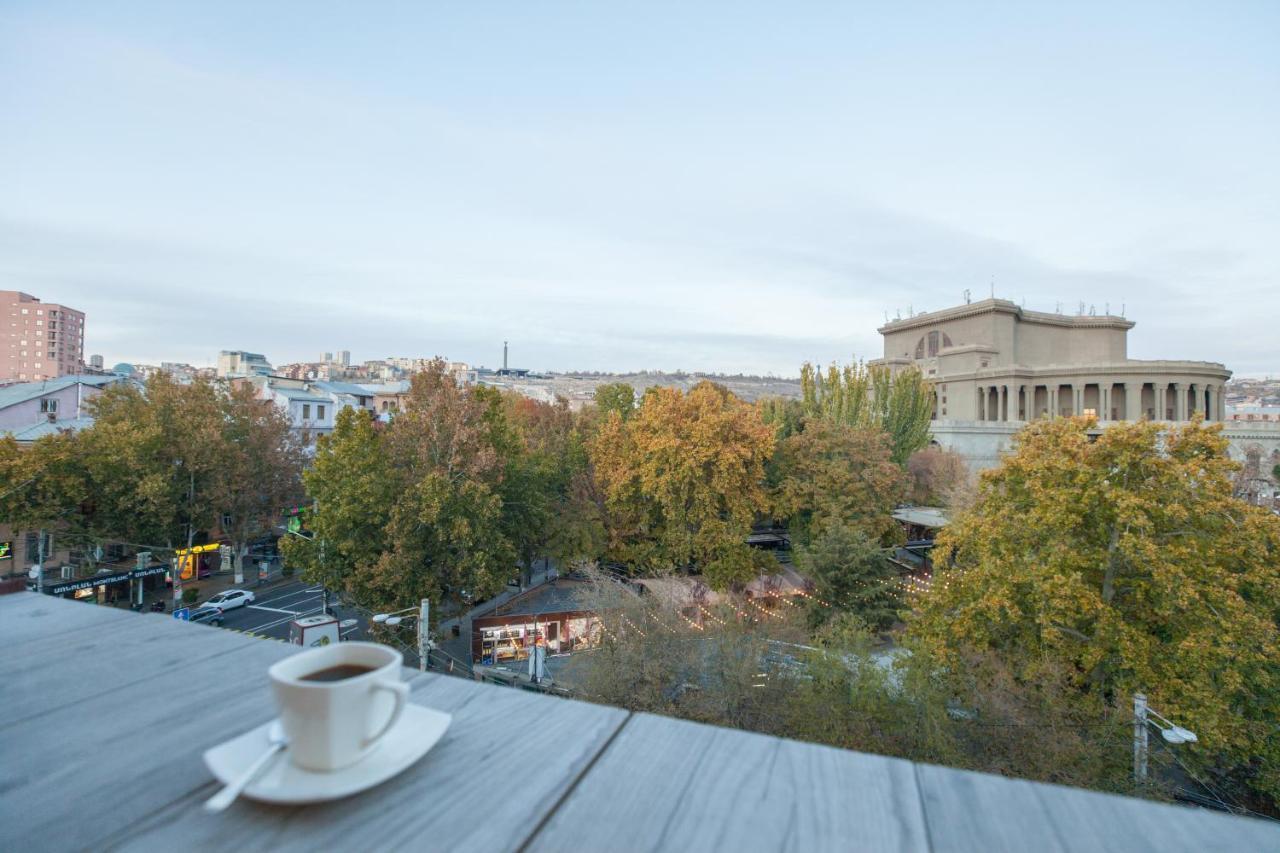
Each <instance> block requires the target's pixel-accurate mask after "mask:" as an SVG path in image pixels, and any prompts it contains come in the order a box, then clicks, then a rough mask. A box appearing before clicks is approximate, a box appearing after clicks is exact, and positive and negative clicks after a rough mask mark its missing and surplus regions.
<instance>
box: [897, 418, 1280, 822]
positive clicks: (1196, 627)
mask: <svg viewBox="0 0 1280 853" xmlns="http://www.w3.org/2000/svg"><path fill="white" fill-rule="evenodd" d="M1094 427H1095V425H1094V423H1093V421H1092V420H1091V419H1086V418H1077V419H1066V420H1054V421H1041V422H1036V423H1034V424H1032V425H1030V426H1029V427H1027V428H1026V429H1025V430H1024V431H1023V432H1022V433H1021V434H1020V435H1019V437H1018V440H1017V445H1016V449H1015V452H1013V453H1012V454H1011V455H1010V456H1008V457H1007V458H1006V459H1005V460H1004V462H1003V464H1002V465H1001V466H1000V467H999V468H997V469H994V470H992V471H989V472H986V473H985V474H984V475H983V476H982V479H981V482H980V484H979V488H978V496H977V500H976V502H975V504H974V505H973V506H972V507H971V508H970V509H969V510H968V511H967V512H964V513H963V514H961V515H960V516H959V517H957V518H955V519H954V520H953V521H952V523H951V524H950V525H949V526H948V527H947V528H946V530H945V531H943V533H942V534H941V535H940V536H939V537H938V545H937V550H936V551H935V563H936V565H937V566H938V569H937V571H936V574H935V577H934V579H933V585H932V589H931V591H930V592H929V593H928V594H926V595H925V596H923V597H922V598H921V600H920V601H919V602H918V603H917V604H918V606H917V610H916V613H915V615H914V616H913V618H912V620H911V626H910V633H911V637H912V639H913V641H914V642H915V643H916V644H917V647H918V648H919V650H920V652H921V653H922V654H925V655H928V656H931V657H932V658H934V659H935V660H936V661H937V662H939V663H940V664H941V665H942V671H949V672H952V673H953V674H956V673H960V672H962V671H963V660H962V659H963V656H964V655H965V654H966V651H967V650H975V649H976V650H979V651H993V652H997V653H999V654H1000V655H1001V656H1002V657H1003V659H1004V660H1006V661H1008V662H1010V663H1011V665H1012V666H1013V670H1014V675H1015V677H1016V678H1017V679H1018V680H1019V681H1020V682H1022V683H1035V682H1037V681H1038V680H1041V679H1042V678H1045V677H1046V674H1047V673H1048V672H1050V671H1052V672H1055V673H1060V672H1062V671H1064V669H1065V671H1066V672H1068V673H1071V674H1072V675H1071V678H1072V680H1073V682H1074V685H1075V690H1076V695H1077V696H1078V697H1080V699H1081V701H1089V702H1094V703H1098V704H1099V705H1107V706H1110V707H1112V708H1120V709H1123V708H1124V707H1125V706H1127V704H1128V703H1129V702H1130V701H1131V697H1132V694H1133V693H1135V692H1143V693H1146V694H1147V696H1148V697H1149V698H1150V700H1151V702H1152V704H1153V705H1154V706H1155V707H1158V708H1160V709H1161V711H1162V712H1163V713H1165V714H1167V715H1169V716H1170V717H1172V718H1174V719H1177V720H1179V721H1180V722H1181V723H1182V724H1183V725H1185V726H1187V727H1188V728H1191V729H1193V730H1194V731H1195V732H1196V733H1197V734H1198V735H1199V739H1200V742H1199V744H1198V745H1196V746H1192V747H1181V748H1180V749H1181V750H1182V752H1181V753H1180V754H1181V755H1182V756H1184V759H1185V760H1189V761H1193V762H1197V763H1198V764H1199V766H1200V767H1201V769H1203V770H1206V771H1215V772H1217V774H1218V778H1219V779H1220V780H1229V781H1233V782H1235V783H1238V785H1239V787H1238V788H1237V790H1241V789H1248V790H1249V791H1250V792H1251V793H1254V794H1260V795H1262V797H1264V798H1270V799H1271V800H1272V803H1274V801H1275V799H1276V798H1277V797H1278V796H1280V738H1277V736H1276V732H1277V730H1278V728H1277V727H1278V726H1280V632H1278V631H1277V614H1278V612H1280V611H1278V608H1280V518H1277V517H1276V516H1274V515H1272V514H1270V513H1268V512H1266V511H1264V510H1261V509H1259V508H1256V507H1252V506H1249V505H1248V504H1246V503H1244V502H1243V501H1240V500H1238V499H1236V498H1234V497H1232V492H1231V484H1232V476H1233V473H1234V469H1235V463H1233V462H1232V461H1231V460H1230V459H1229V458H1228V456H1227V452H1226V449H1227V442H1226V440H1225V439H1223V438H1222V436H1221V435H1220V427H1218V426H1217V425H1214V426H1205V425H1204V424H1202V423H1200V422H1199V421H1197V422H1193V423H1190V424H1187V425H1186V426H1183V427H1181V428H1177V429H1171V430H1169V431H1167V432H1162V428H1161V427H1160V426H1158V425H1155V424H1150V423H1129V424H1118V425H1115V426H1112V427H1110V428H1109V429H1107V430H1105V431H1102V432H1100V433H1099V432H1098V431H1097V430H1096V429H1095V428H1094Z"/></svg>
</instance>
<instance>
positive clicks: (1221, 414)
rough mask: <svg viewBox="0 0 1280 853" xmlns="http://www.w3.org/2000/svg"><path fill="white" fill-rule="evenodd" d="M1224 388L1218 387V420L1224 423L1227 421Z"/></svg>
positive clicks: (1223, 386)
mask: <svg viewBox="0 0 1280 853" xmlns="http://www.w3.org/2000/svg"><path fill="white" fill-rule="evenodd" d="M1226 390H1227V388H1226V386H1225V385H1219V386H1218V420H1220V421H1225V420H1226V419H1227V395H1226Z"/></svg>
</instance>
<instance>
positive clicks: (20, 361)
mask: <svg viewBox="0 0 1280 853" xmlns="http://www.w3.org/2000/svg"><path fill="white" fill-rule="evenodd" d="M0 317H7V318H8V323H7V325H5V326H4V327H3V328H4V329H5V331H4V333H3V335H0V383H3V382H35V381H40V380H43V379H56V378H58V377H59V376H67V375H71V374H78V373H83V372H84V370H85V363H84V313H83V312H81V311H77V310H75V309H74V308H68V307H67V306H65V305H58V304H56V303H52V302H41V301H40V300H39V299H37V298H36V297H34V296H32V295H31V294H29V293H23V292H21V291H18V290H0Z"/></svg>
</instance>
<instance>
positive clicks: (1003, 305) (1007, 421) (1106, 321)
mask: <svg viewBox="0 0 1280 853" xmlns="http://www.w3.org/2000/svg"><path fill="white" fill-rule="evenodd" d="M1133 326H1134V323H1133V321H1132V320H1127V319H1125V318H1124V317H1115V316H1111V315H1104V316H1094V315H1088V316H1069V315H1063V314H1048V313H1043V312H1039V311H1026V310H1024V309H1022V308H1020V307H1018V306H1017V305H1016V304H1014V303H1013V302H1009V301H1008V300H1005V299H984V300H982V301H980V302H974V303H972V304H968V305H960V306H957V307H955V308H948V309H946V310H943V311H932V312H929V313H926V314H916V315H914V316H912V317H908V318H906V319H900V320H894V321H892V322H889V323H886V324H885V325H884V326H882V327H881V328H880V329H879V331H880V334H881V335H883V336H884V358H883V359H878V360H877V361H876V362H873V363H876V364H883V365H886V366H888V367H890V368H892V369H900V368H902V367H906V366H908V365H915V366H918V367H919V368H920V369H921V370H923V371H924V373H925V375H926V376H927V377H928V378H929V379H931V380H932V381H933V383H934V390H935V394H936V399H935V409H934V426H933V434H934V439H935V440H936V441H937V442H938V443H939V444H940V445H942V446H944V447H951V448H952V449H954V450H956V451H957V452H959V453H961V454H962V455H964V456H965V457H966V458H968V459H969V461H970V463H971V464H972V465H974V467H979V468H981V467H988V466H989V465H994V464H996V462H997V461H998V460H999V454H1000V453H1001V452H1002V451H1004V450H1006V449H1008V447H1009V439H1011V438H1012V436H1013V434H1014V433H1016V432H1017V430H1018V429H1020V428H1021V427H1022V426H1023V425H1024V424H1025V422H1026V421H1029V420H1033V419H1035V418H1055V417H1069V416H1071V415H1084V414H1089V415H1094V416H1095V417H1097V418H1098V420H1099V421H1100V423H1101V426H1104V427H1105V426H1106V425H1107V424H1108V423H1110V422H1115V421H1137V420H1154V421H1175V422H1176V421H1186V420H1190V419H1191V418H1192V417H1193V416H1194V415H1195V414H1197V413H1198V414H1201V415H1203V416H1204V417H1205V419H1206V420H1210V421H1221V420H1225V417H1226V407H1225V404H1224V401H1223V393H1222V391H1223V385H1225V384H1226V382H1227V380H1228V379H1229V378H1230V377H1231V371H1229V370H1227V369H1226V368H1225V367H1224V366H1223V365H1221V364H1218V363H1216V362H1207V361H1139V360H1136V359H1131V358H1129V356H1128V333H1129V330H1130V329H1132V328H1133Z"/></svg>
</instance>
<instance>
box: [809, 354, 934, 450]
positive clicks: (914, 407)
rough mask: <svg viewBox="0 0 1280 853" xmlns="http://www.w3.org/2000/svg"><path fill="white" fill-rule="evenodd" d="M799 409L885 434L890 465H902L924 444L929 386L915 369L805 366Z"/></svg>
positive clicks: (930, 409) (931, 395) (928, 417)
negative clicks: (878, 430) (881, 431)
mask: <svg viewBox="0 0 1280 853" xmlns="http://www.w3.org/2000/svg"><path fill="white" fill-rule="evenodd" d="M800 390H801V405H802V407H803V410H804V414H805V416H806V417H808V418H811V419H819V418H820V419H823V420H828V421H834V422H835V423H841V424H846V425H848V426H852V427H857V428H860V429H882V430H884V431H885V432H886V433H887V434H888V435H889V440H890V442H891V444H892V447H893V453H892V456H893V461H894V462H895V463H896V464H898V465H905V464H906V462H907V459H908V458H909V457H910V456H911V454H912V453H915V452H916V451H917V450H920V449H921V448H923V447H925V446H926V445H928V443H929V424H930V421H931V420H932V418H933V403H934V392H933V383H932V382H930V381H929V380H928V379H926V378H925V376H924V374H923V373H921V372H920V369H919V368H917V367H907V368H904V369H902V370H899V371H896V372H893V371H890V370H889V368H887V367H884V366H882V365H870V366H868V365H866V364H864V363H862V362H855V363H852V364H847V365H844V366H840V365H837V364H831V365H830V366H829V367H828V368H827V370H826V371H825V372H823V371H822V370H819V369H817V368H815V367H814V366H813V365H812V364H810V363H809V362H805V363H804V364H803V365H802V366H801V368H800Z"/></svg>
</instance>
